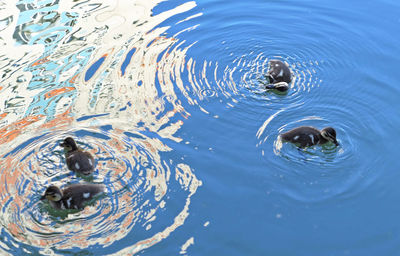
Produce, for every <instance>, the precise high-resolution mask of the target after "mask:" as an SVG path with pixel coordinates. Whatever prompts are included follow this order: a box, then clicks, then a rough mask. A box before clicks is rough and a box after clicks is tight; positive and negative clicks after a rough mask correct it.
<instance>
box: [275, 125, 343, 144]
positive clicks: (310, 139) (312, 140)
mask: <svg viewBox="0 0 400 256" xmlns="http://www.w3.org/2000/svg"><path fill="white" fill-rule="evenodd" d="M280 136H281V138H282V140H283V141H288V142H291V143H294V144H298V145H299V146H300V147H302V148H304V147H309V146H313V145H317V144H324V143H327V142H333V143H334V144H335V145H336V146H339V143H338V142H337V140H336V131H335V129H333V128H332V127H325V128H324V129H322V130H321V131H319V130H318V129H316V128H314V127H310V126H300V127H297V128H294V129H293V130H290V131H288V132H285V133H283V134H281V135H280Z"/></svg>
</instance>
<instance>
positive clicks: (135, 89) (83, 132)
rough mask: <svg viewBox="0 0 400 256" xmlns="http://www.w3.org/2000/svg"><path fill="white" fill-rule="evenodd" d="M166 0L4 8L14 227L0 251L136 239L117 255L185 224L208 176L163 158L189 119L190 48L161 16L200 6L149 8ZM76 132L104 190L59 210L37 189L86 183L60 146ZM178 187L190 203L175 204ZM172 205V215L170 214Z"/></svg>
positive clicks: (7, 195) (6, 225)
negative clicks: (76, 207) (185, 77)
mask: <svg viewBox="0 0 400 256" xmlns="http://www.w3.org/2000/svg"><path fill="white" fill-rule="evenodd" d="M160 2H161V1H114V0H113V1H97V2H95V1H78V2H77V1H54V2H50V1H46V2H44V1H43V2H38V3H36V2H31V3H19V4H17V5H16V6H15V5H14V6H12V5H8V4H7V5H6V6H5V8H4V9H3V10H6V11H5V12H6V13H8V14H12V15H11V16H9V17H10V18H8V19H7V20H3V21H1V23H0V24H1V29H2V30H1V31H0V33H1V34H0V38H1V39H0V42H1V44H2V47H3V49H6V50H7V51H6V52H4V54H2V55H1V58H2V59H1V66H0V68H1V71H2V73H3V74H4V76H3V77H2V82H1V85H0V92H1V94H0V97H1V99H0V100H2V101H3V102H5V103H6V104H4V105H3V106H1V107H2V109H1V115H0V122H1V126H0V135H1V138H0V143H1V144H2V147H1V149H0V154H1V155H2V159H1V166H2V167H1V171H0V180H1V185H0V186H1V187H2V188H1V189H0V200H1V205H2V208H1V211H0V215H1V216H0V219H1V229H2V230H3V231H5V232H6V234H7V235H8V238H6V240H3V241H2V242H1V243H0V246H1V250H5V251H9V252H13V251H14V250H12V248H14V249H16V248H20V247H21V246H22V245H24V247H25V245H29V246H32V248H31V249H32V250H33V251H36V250H37V249H39V248H44V249H45V250H44V251H42V253H51V251H52V250H51V249H50V247H51V248H55V249H57V250H63V249H71V248H82V249H83V248H87V247H89V246H92V245H101V246H102V247H107V246H110V245H111V244H113V243H114V242H117V241H119V240H121V239H124V238H125V237H126V236H129V235H130V236H133V237H134V239H135V240H132V242H133V245H132V246H130V247H127V248H124V249H122V251H120V252H115V253H116V254H120V253H125V254H126V253H135V252H138V251H140V250H142V249H143V248H148V247H149V246H152V245H154V244H156V243H158V242H159V241H161V240H162V239H165V238H166V237H168V236H169V234H170V233H171V232H173V231H174V230H175V229H176V228H177V227H179V226H181V225H183V224H184V222H185V219H186V218H187V216H188V214H189V205H190V200H191V196H192V195H193V194H194V193H195V192H196V190H197V188H198V187H199V186H200V185H201V181H199V180H198V179H197V178H196V176H195V175H194V173H193V170H192V169H191V168H190V167H189V166H188V165H187V164H185V163H179V162H175V161H174V160H172V159H163V157H164V156H165V154H164V152H168V151H172V150H173V149H172V148H170V147H169V146H168V145H167V144H168V141H169V140H172V141H175V142H180V141H181V138H179V137H177V136H176V135H175V134H176V132H177V131H178V130H179V129H180V127H181V126H182V125H183V124H184V120H185V119H186V118H188V117H189V116H190V114H189V113H187V112H186V111H185V109H184V108H183V106H182V104H181V101H180V99H178V98H177V96H176V91H175V90H176V89H177V88H176V87H175V85H177V86H178V88H180V89H182V90H184V88H183V85H182V84H183V83H182V82H175V81H180V80H179V76H177V75H176V74H175V73H174V72H176V71H179V70H180V69H181V68H183V67H184V66H185V57H186V56H185V54H186V51H187V49H188V47H186V48H182V49H181V45H180V43H178V42H177V39H175V38H174V37H168V36H166V31H167V30H168V27H163V26H159V25H160V23H162V22H163V21H165V20H166V19H168V18H170V17H172V16H175V15H178V14H181V13H184V12H186V11H188V10H191V9H192V8H194V7H195V6H196V4H195V3H194V2H187V3H184V4H182V5H180V6H176V7H175V8H172V9H170V10H167V11H165V12H162V13H160V14H157V15H153V12H152V10H153V8H154V7H155V6H157V4H158V3H160ZM198 15H200V14H196V15H193V16H192V17H184V18H183V20H182V21H184V20H188V19H191V18H194V17H196V16H198ZM189 47H190V46H189ZM132 49H135V51H134V53H133V54H131V56H128V55H129V54H130V51H132ZM127 57H129V58H130V59H129V60H128V61H127V62H126V59H127ZM99 60H101V61H102V63H101V65H99V67H98V68H97V71H96V72H92V73H94V74H93V75H88V73H89V71H90V70H91V68H93V64H95V63H96V62H98V61H99ZM124 63H125V64H126V63H129V64H128V65H125V64H124ZM170 77H172V79H173V80H171V79H170ZM70 135H72V136H74V137H77V138H78V139H77V140H78V141H79V142H80V143H81V146H82V147H84V148H86V149H87V150H89V151H90V152H92V153H93V154H94V155H95V157H96V159H97V162H98V163H97V170H96V173H95V177H94V180H93V181H92V182H95V183H104V184H106V185H107V187H108V191H107V195H106V196H105V197H104V198H102V199H101V200H100V201H99V202H97V203H96V204H95V205H93V206H90V207H87V208H85V209H84V211H82V212H80V213H78V214H71V215H69V216H67V217H65V216H64V217H63V218H60V217H57V216H53V214H52V213H51V212H48V210H46V207H44V206H43V205H42V204H41V203H38V196H40V194H41V193H43V191H44V189H45V188H46V186H48V184H50V183H56V184H58V185H60V186H63V185H65V184H68V183H76V182H82V181H81V180H80V179H79V178H77V177H75V176H74V175H73V174H71V173H70V172H69V171H68V170H66V168H65V164H64V162H63V161H64V159H63V156H62V153H61V152H60V149H59V148H58V146H57V145H58V142H59V140H60V139H62V137H65V136H70ZM173 191H174V192H173ZM175 191H178V192H175ZM178 194H179V195H180V196H179V197H177V195H178ZM182 195H184V198H185V199H184V201H180V202H173V201H174V199H175V200H176V198H183V197H182ZM172 202H173V203H172ZM174 207H179V208H180V210H177V209H174ZM163 209H164V210H163ZM165 212H167V213H168V212H171V213H172V212H177V214H176V215H175V216H173V219H172V220H171V219H170V218H171V216H169V215H171V214H165ZM65 218H66V219H65ZM157 222H159V223H157ZM162 223H169V224H168V225H165V227H163V226H164V225H163V224H162ZM171 223H172V224H171ZM154 224H157V225H154ZM155 226H156V227H157V230H153V229H155V228H154V227H155ZM142 229H144V230H145V231H143V230H142ZM137 230H141V231H140V232H139V231H137ZM135 241H136V242H135Z"/></svg>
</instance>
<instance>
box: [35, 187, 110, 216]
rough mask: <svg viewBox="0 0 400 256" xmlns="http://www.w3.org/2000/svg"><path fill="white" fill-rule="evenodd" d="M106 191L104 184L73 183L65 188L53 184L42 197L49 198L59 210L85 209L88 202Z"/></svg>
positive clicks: (42, 198) (51, 203) (52, 204)
mask: <svg viewBox="0 0 400 256" xmlns="http://www.w3.org/2000/svg"><path fill="white" fill-rule="evenodd" d="M104 191H105V186H104V185H102V184H73V185H69V186H67V187H65V189H64V190H61V189H60V188H58V187H57V186H54V185H51V186H49V187H48V188H47V189H46V192H45V193H44V195H43V196H42V197H41V198H40V199H41V200H44V199H47V200H49V202H50V205H51V206H52V207H53V208H55V209H58V210H64V209H83V208H84V206H85V203H86V202H88V201H90V200H92V199H93V197H95V196H96V195H99V194H100V193H103V192H104Z"/></svg>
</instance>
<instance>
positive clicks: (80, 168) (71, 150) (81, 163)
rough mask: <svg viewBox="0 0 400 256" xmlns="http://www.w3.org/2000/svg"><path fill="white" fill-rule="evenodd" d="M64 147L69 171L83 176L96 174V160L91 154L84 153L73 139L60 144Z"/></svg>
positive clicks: (68, 138) (67, 139)
mask: <svg viewBox="0 0 400 256" xmlns="http://www.w3.org/2000/svg"><path fill="white" fill-rule="evenodd" d="M60 146H62V147H64V150H65V158H66V162H67V166H68V169H70V170H71V171H74V172H77V173H79V174H83V175H89V174H91V173H92V172H94V164H95V162H94V158H93V156H92V155H91V154H90V153H89V152H85V151H82V150H81V149H80V148H78V146H77V145H76V142H75V140H74V139H73V138H71V137H67V138H65V139H64V141H63V142H62V143H61V144H60Z"/></svg>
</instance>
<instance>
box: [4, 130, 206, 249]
mask: <svg viewBox="0 0 400 256" xmlns="http://www.w3.org/2000/svg"><path fill="white" fill-rule="evenodd" d="M65 136H74V137H77V141H78V142H79V146H80V147H82V148H84V149H85V150H88V151H89V152H91V153H92V154H93V155H94V156H95V159H96V161H97V166H96V171H95V173H94V178H93V180H92V181H91V182H93V183H102V184H105V185H106V187H107V193H106V195H105V196H103V197H102V198H101V199H100V200H99V201H97V202H96V203H95V204H94V205H91V206H89V207H86V208H85V209H84V210H83V211H81V212H79V213H73V214H70V215H68V216H66V215H63V216H59V215H54V213H52V211H51V209H50V210H49V207H46V204H43V203H41V202H39V197H40V195H41V194H42V193H43V192H44V190H45V189H46V187H47V186H48V185H49V184H57V185H60V186H61V187H62V186H64V185H65V184H66V183H78V182H79V178H77V177H76V176H75V175H74V174H73V173H72V172H71V171H69V170H67V169H66V167H65V164H64V157H63V153H62V152H61V149H60V147H59V146H58V144H59V142H60V141H61V139H62V138H63V137H65ZM157 137H158V135H157V136H155V135H154V134H153V135H152V134H151V133H146V135H145V134H143V133H142V132H140V131H134V130H131V131H125V130H122V129H119V128H114V127H113V126H112V125H102V126H97V127H87V128H85V129H71V130H68V131H58V132H48V133H45V134H43V135H40V136H38V137H36V138H32V139H30V140H29V141H26V142H24V143H22V144H21V145H20V146H18V147H17V148H15V149H13V150H11V151H10V152H9V153H7V154H5V155H4V157H3V158H2V160H1V161H2V162H1V165H2V167H3V168H2V172H1V176H0V180H1V181H2V182H1V184H2V189H1V195H0V198H1V199H2V200H1V201H2V203H1V205H3V207H2V209H1V219H2V223H1V224H2V226H3V228H4V229H5V230H7V232H8V233H9V234H11V235H12V237H13V239H15V241H16V242H18V243H23V244H29V245H30V246H34V247H36V248H48V247H54V248H57V249H58V250H65V249H73V248H75V249H76V248H87V247H90V246H98V245H101V246H102V247H107V246H110V245H111V244H113V243H116V242H118V241H119V240H121V239H124V238H125V237H126V236H127V235H128V234H129V236H130V237H135V239H136V243H137V244H141V246H140V247H138V246H137V247H132V248H131V251H137V249H138V248H140V249H143V248H144V247H145V244H146V243H147V242H148V240H149V239H150V240H152V242H151V243H149V244H148V246H150V245H153V244H155V243H156V242H158V241H161V240H162V239H164V238H165V237H167V236H168V235H169V233H171V232H172V231H173V230H175V229H176V228H177V227H179V226H180V225H182V224H183V222H184V219H185V218H186V217H187V215H188V207H189V204H190V197H191V195H193V194H194V193H195V192H196V190H197V188H198V186H200V185H201V182H200V181H199V180H198V179H197V178H196V177H195V175H194V174H193V172H192V170H191V169H190V167H189V166H187V165H185V164H183V163H175V162H174V161H173V159H168V158H167V159H165V158H163V155H162V152H167V151H170V150H171V149H170V148H169V147H168V146H167V145H165V144H163V143H162V142H161V141H160V140H159V139H157ZM177 195H180V196H184V197H186V200H184V201H183V202H181V203H179V202H176V201H175V202H174V200H173V199H172V198H174V197H175V196H177ZM177 207H178V208H177ZM180 207H181V208H180ZM179 208H180V210H179ZM170 211H171V212H177V215H176V216H170V214H169V213H168V212H170ZM165 218H168V219H169V218H172V219H171V220H170V221H167V220H165ZM174 219H175V220H174ZM177 219H179V220H177ZM157 221H162V222H163V223H171V221H172V223H173V224H172V225H170V226H167V227H164V228H160V227H162V226H163V225H160V224H157ZM153 226H156V228H157V229H158V230H153V229H154V228H153ZM154 233H157V234H156V235H151V234H154ZM146 241H147V242H146ZM132 242H133V241H132ZM6 244H8V247H13V246H12V244H10V243H6ZM125 250H127V249H125Z"/></svg>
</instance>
